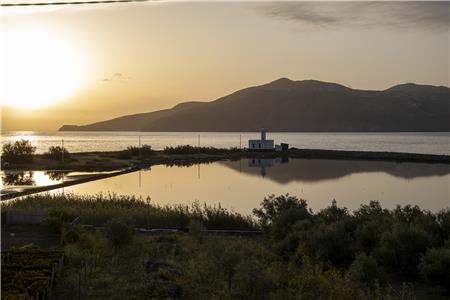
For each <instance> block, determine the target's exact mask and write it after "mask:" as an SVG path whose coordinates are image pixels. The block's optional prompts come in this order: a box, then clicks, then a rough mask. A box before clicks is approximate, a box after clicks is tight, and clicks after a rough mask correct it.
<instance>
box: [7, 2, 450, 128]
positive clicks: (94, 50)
mask: <svg viewBox="0 0 450 300" xmlns="http://www.w3.org/2000/svg"><path fill="white" fill-rule="evenodd" d="M386 5H389V4H386ZM390 5H391V6H390V7H386V6H385V5H384V4H383V5H382V4H378V5H365V4H364V3H362V4H361V3H359V4H354V3H353V4H352V3H342V4H334V6H333V5H330V4H326V3H321V4H320V5H316V4H313V3H308V2H299V3H287V4H286V3H285V4H282V3H281V4H280V3H267V2H264V3H263V2H229V3H217V2H195V3H184V2H170V1H167V2H157V3H155V2H152V3H131V4H114V5H90V6H86V7H84V6H83V7H81V6H80V7H73V6H68V7H61V8H59V7H58V8H49V7H45V8H39V9H36V8H21V9H20V10H18V9H14V10H13V9H3V10H2V18H3V24H2V28H1V29H2V46H1V48H2V62H1V64H2V67H1V69H2V71H1V72H2V74H1V75H2V79H1V83H2V89H1V90H2V91H1V100H2V110H3V112H2V130H56V129H58V128H59V127H60V126H61V125H63V124H85V123H91V122H96V121H101V120H104V119H108V118H113V117H117V116H120V115H124V114H131V113H138V112H147V111H153V110H157V109H164V108H168V107H171V106H173V105H175V104H177V103H179V102H183V101H190V100H203V101H211V100H214V99H216V98H218V97H221V96H224V95H226V94H229V93H231V92H233V91H235V90H238V89H241V88H244V87H248V86H252V85H258V84H263V83H266V82H269V81H272V80H275V79H277V78H279V77H289V78H291V79H293V80H303V79H317V80H323V81H332V82H337V83H340V84H344V85H347V86H351V87H353V88H361V89H385V88H388V87H390V86H392V85H395V84H399V83H405V82H415V83H423V84H432V85H447V86H448V85H449V56H448V53H449V26H448V15H449V14H448V13H447V14H446V9H447V11H448V9H449V7H450V6H449V4H446V3H444V4H440V6H441V7H437V6H436V4H433V5H434V6H433V5H431V4H430V6H427V5H428V4H426V3H419V4H414V3H412V4H410V6H404V5H406V4H395V5H394V6H392V5H393V4H390ZM402 5H403V6H402ZM442 12H443V13H442ZM353 14H354V15H355V16H353Z"/></svg>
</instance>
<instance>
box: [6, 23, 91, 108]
mask: <svg viewBox="0 0 450 300" xmlns="http://www.w3.org/2000/svg"><path fill="white" fill-rule="evenodd" d="M2 44H3V46H2V48H3V49H2V52H3V53H2V65H3V67H2V69H3V71H2V72H3V74H2V102H3V105H6V106H12V107H15V108H21V109H32V108H38V107H44V106H49V105H51V104H55V103H58V102H60V101H64V100H66V99H67V98H69V97H71V96H72V95H74V94H75V93H76V92H77V91H78V90H79V89H80V88H81V87H82V85H83V79H84V78H85V75H86V65H87V64H86V60H85V57H84V55H83V53H82V51H81V50H80V49H79V47H77V45H75V44H74V43H73V42H72V41H71V40H69V39H68V38H67V37H66V36H64V35H62V34H61V33H59V32H57V31H55V30H53V29H47V28H36V27H34V28H11V29H9V30H4V32H3V36H2Z"/></svg>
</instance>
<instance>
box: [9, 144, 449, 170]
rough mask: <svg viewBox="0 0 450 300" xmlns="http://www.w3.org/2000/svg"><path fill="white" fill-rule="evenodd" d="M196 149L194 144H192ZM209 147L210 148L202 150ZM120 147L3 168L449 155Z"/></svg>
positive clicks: (441, 159) (444, 160)
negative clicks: (131, 150) (130, 151)
mask: <svg viewBox="0 0 450 300" xmlns="http://www.w3.org/2000/svg"><path fill="white" fill-rule="evenodd" d="M194 149H195V148H194ZM204 149H210V150H211V149H212V150H213V151H209V150H204ZM123 151H126V150H122V151H94V152H75V153H71V154H70V158H68V159H66V160H65V161H64V162H62V161H58V160H54V159H53V160H52V159H48V158H45V157H44V155H43V154H35V155H33V161H32V162H30V163H14V164H13V163H11V164H10V165H9V166H8V167H7V168H5V167H3V168H2V170H17V171H47V170H54V171H74V172H75V171H117V170H123V169H125V168H130V167H137V168H145V167H150V166H153V165H157V164H179V163H182V164H183V163H188V164H191V163H201V162H213V161H219V160H237V159H242V158H276V157H285V158H299V159H336V160H363V161H364V160H365V161H388V162H397V163H403V162H405V163H406V162H410V163H428V164H430V163H431V164H450V155H437V154H420V153H405V152H375V151H346V150H321V149H297V148H290V149H289V150H287V151H284V152H281V151H280V152H277V151H272V150H269V151H249V150H247V149H242V150H241V149H216V148H201V149H200V150H199V152H198V153H185V154H182V153H180V154H178V153H177V154H174V153H167V152H165V151H164V150H155V151H153V153H152V154H150V155H142V156H138V155H130V156H129V157H125V158H124V157H121V154H122V153H123Z"/></svg>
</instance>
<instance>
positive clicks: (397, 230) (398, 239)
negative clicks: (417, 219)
mask: <svg viewBox="0 0 450 300" xmlns="http://www.w3.org/2000/svg"><path fill="white" fill-rule="evenodd" d="M430 244H431V239H430V236H429V234H428V233H427V232H425V231H424V230H423V229H421V228H418V227H417V226H410V225H404V224H399V225H396V226H395V227H394V228H393V230H392V231H389V232H385V233H384V234H383V236H382V237H381V240H380V243H379V244H378V246H377V248H376V249H375V252H374V253H375V256H376V258H377V260H378V261H379V262H382V263H383V264H384V265H385V266H386V267H388V268H389V269H390V270H391V271H395V272H398V273H399V274H401V275H403V276H404V278H406V279H408V280H412V279H415V278H416V277H417V275H418V269H417V265H418V264H419V261H420V257H421V255H422V254H423V253H425V251H426V249H427V248H428V247H429V246H430Z"/></svg>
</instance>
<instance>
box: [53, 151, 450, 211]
mask: <svg viewBox="0 0 450 300" xmlns="http://www.w3.org/2000/svg"><path fill="white" fill-rule="evenodd" d="M449 174H450V165H439V164H415V163H390V162H365V161H344V160H305V159H290V160H289V161H288V162H286V161H284V162H283V161H280V160H251V159H243V160H240V161H234V162H230V161H226V162H216V163H212V164H201V165H193V166H190V167H168V166H154V167H152V168H151V169H150V170H146V171H140V172H134V173H129V174H126V175H121V176H117V177H111V178H108V179H103V180H98V181H93V182H89V183H84V184H80V185H76V186H70V187H67V188H64V190H62V189H60V190H54V191H52V193H61V192H65V193H68V192H73V193H77V194H96V193H108V192H111V193H116V194H128V195H130V194H132V195H136V196H142V197H147V196H150V197H151V199H152V201H154V202H155V203H159V204H180V203H184V204H187V203H192V202H194V201H199V202H201V203H203V202H205V203H207V204H218V203H220V204H221V205H222V206H223V207H226V208H231V209H234V210H235V211H238V212H241V213H245V214H248V213H251V211H252V209H253V208H255V207H258V206H259V203H260V202H261V200H262V199H263V198H264V197H265V196H266V195H268V194H272V193H273V194H276V195H280V194H286V193H290V194H292V195H296V196H298V197H301V198H304V199H306V200H308V203H309V206H310V207H311V208H313V210H319V209H321V208H324V207H325V206H327V205H329V204H330V203H331V201H332V199H336V200H337V202H338V204H339V205H343V206H346V207H348V208H350V209H356V208H358V207H359V206H360V204H361V203H368V202H369V201H370V200H379V201H380V202H381V203H382V205H383V206H384V207H387V208H393V207H395V206H396V205H397V204H400V205H406V204H417V205H419V206H421V207H422V208H426V209H430V210H432V211H438V210H439V209H442V208H446V207H449V206H450V190H449V189H450V175H449Z"/></svg>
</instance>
